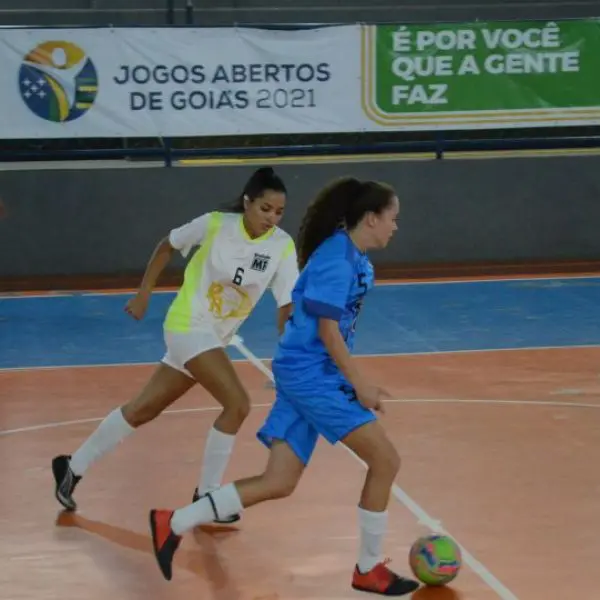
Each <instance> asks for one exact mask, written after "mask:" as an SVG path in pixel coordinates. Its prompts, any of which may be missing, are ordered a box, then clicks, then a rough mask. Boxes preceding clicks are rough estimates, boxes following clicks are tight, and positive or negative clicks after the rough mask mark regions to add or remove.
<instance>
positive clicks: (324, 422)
mask: <svg viewBox="0 0 600 600" xmlns="http://www.w3.org/2000/svg"><path fill="white" fill-rule="evenodd" d="M398 212H399V203H398V198H397V197H396V194H395V192H394V190H393V189H391V188H390V187H388V186H387V185H384V184H381V183H376V182H370V181H366V182H360V181H358V180H356V179H353V178H346V179H342V180H339V181H336V182H333V183H332V184H330V185H329V186H328V187H326V188H325V189H323V190H322V191H321V192H320V193H319V195H318V196H317V197H316V199H315V200H314V201H313V202H312V203H311V205H310V206H309V208H308V209H307V212H306V215H305V217H304V219H303V222H302V224H301V228H300V234H299V239H298V259H299V266H300V268H301V273H300V276H299V278H298V281H297V283H296V285H295V288H294V291H293V293H292V302H293V306H294V310H293V313H292V316H291V318H290V320H289V321H288V322H287V324H286V327H285V331H284V333H283V335H282V337H281V338H280V341H279V346H278V350H277V353H276V356H275V358H274V360H273V372H274V375H275V383H276V390H277V394H276V400H275V403H274V405H273V407H272V409H271V411H270V413H269V415H268V417H267V419H266V421H265V423H264V425H263V426H262V428H261V429H260V430H259V432H258V438H259V439H260V440H261V441H262V442H263V443H264V444H265V445H266V446H267V447H268V448H270V453H269V460H268V463H267V466H266V469H265V471H264V472H263V473H262V474H261V475H258V476H255V477H250V478H247V479H242V480H238V481H236V482H234V483H231V484H228V485H224V486H223V487H221V488H219V489H218V490H216V491H213V492H210V493H208V494H206V495H204V496H202V497H201V498H200V499H199V500H198V501H197V502H194V503H193V504H190V505H188V506H187V507H185V508H181V509H178V510H175V511H172V510H152V511H150V527H151V532H152V538H153V544H154V551H155V555H156V559H157V561H158V564H159V566H160V569H161V571H162V573H163V575H164V577H165V578H166V579H171V577H172V561H173V556H174V554H175V552H176V550H177V548H178V546H179V543H180V541H181V535H182V534H183V533H184V532H186V531H189V530H190V529H192V528H193V527H195V526H197V525H201V524H203V523H210V522H212V521H214V520H215V519H223V518H226V517H227V515H231V514H238V513H239V512H241V511H242V510H243V509H245V508H248V507H250V506H252V505H254V504H258V503H260V502H264V501H266V500H274V499H276V498H283V497H286V496H289V495H290V494H291V493H292V492H293V491H294V489H295V487H296V485H297V484H298V482H299V480H300V478H301V476H302V473H303V472H304V469H305V467H306V466H307V465H308V463H309V461H310V458H311V455H312V453H313V450H314V448H315V445H316V443H317V439H318V437H319V435H322V436H323V437H324V438H325V439H326V440H327V441H328V442H330V443H331V444H335V443H337V442H340V443H342V444H345V445H346V446H347V447H348V448H349V449H350V450H352V451H353V452H354V453H355V454H356V455H358V457H359V458H361V459H362V460H363V461H364V462H365V463H366V464H367V466H368V473H367V476H366V479H365V484H364V487H363V490H362V493H361V497H360V501H359V506H358V520H359V527H360V534H361V535H360V548H359V555H358V560H357V563H356V565H355V567H354V572H353V576H352V587H353V588H355V589H357V590H361V591H365V592H372V593H376V594H382V595H387V596H402V595H404V594H409V593H410V592H412V591H414V590H415V589H417V588H418V583H417V582H415V581H412V580H409V579H405V578H403V577H400V576H399V575H396V574H395V573H394V572H392V571H391V570H390V569H389V568H388V567H387V561H382V556H381V549H382V545H383V538H384V535H385V532H386V530H387V520H388V512H387V508H388V502H389V498H390V493H391V488H392V485H393V482H394V479H395V477H396V474H397V473H398V470H399V466H400V458H399V456H398V453H397V451H396V449H395V448H394V446H393V445H392V443H391V442H390V440H389V438H388V437H387V434H386V433H385V430H384V429H383V427H382V426H381V424H380V423H379V421H378V420H377V417H376V412H377V411H381V410H382V408H383V404H382V402H383V400H384V399H385V392H384V391H383V390H382V389H380V388H379V387H378V386H377V385H375V384H373V383H371V382H369V381H368V380H366V379H365V377H364V376H363V375H362V373H361V372H360V370H359V368H358V365H357V364H356V362H355V359H353V358H352V356H351V354H350V353H351V351H352V348H353V343H354V331H355V325H356V322H357V319H358V316H359V313H360V310H361V306H362V303H363V300H364V298H365V295H366V294H367V292H368V291H369V290H370V289H371V288H372V287H373V268H372V265H371V263H370V261H369V259H368V258H367V255H366V252H367V251H368V250H371V249H377V248H383V247H385V246H386V245H387V244H388V242H389V241H390V239H391V237H392V235H393V233H394V231H396V229H397V227H396V218H397V215H398Z"/></svg>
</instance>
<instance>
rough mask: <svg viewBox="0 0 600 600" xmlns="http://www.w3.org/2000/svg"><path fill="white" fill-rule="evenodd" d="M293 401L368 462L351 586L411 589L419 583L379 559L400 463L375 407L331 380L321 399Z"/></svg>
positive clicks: (393, 591)
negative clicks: (356, 558)
mask: <svg viewBox="0 0 600 600" xmlns="http://www.w3.org/2000/svg"><path fill="white" fill-rule="evenodd" d="M295 399H296V398H295ZM317 400H318V399H317ZM296 406H297V407H298V409H299V411H300V412H301V414H302V415H303V416H304V417H305V418H306V419H307V420H308V421H309V422H310V423H311V424H312V425H313V426H314V427H315V429H316V430H317V431H318V432H319V433H320V434H321V435H323V437H325V438H326V439H327V440H328V441H329V442H330V443H332V444H335V443H337V442H341V443H343V444H345V445H346V446H347V447H348V448H350V449H351V450H352V451H354V452H355V453H356V454H357V455H358V456H359V457H360V458H361V459H362V460H363V461H365V463H366V464H367V467H368V471H367V476H366V479H365V484H364V488H363V490H362V494H361V498H360V502H359V507H358V521H359V527H360V546H359V556H358V560H357V564H356V566H355V569H354V574H353V579H352V587H354V588H355V589H357V590H360V591H366V592H373V593H379V594H383V595H388V596H402V595H404V594H409V593H410V592H412V591H414V590H415V589H417V588H418V587H419V585H418V583H417V582H415V581H412V580H408V579H405V578H403V577H400V576H398V575H396V574H395V573H393V572H392V571H390V570H389V569H388V568H387V566H386V564H385V562H383V561H382V558H383V557H382V554H381V551H382V547H383V540H384V537H385V533H386V531H387V521H388V512H387V507H388V502H389V498H390V492H391V488H392V485H393V483H394V479H395V477H396V475H397V473H398V470H399V468H400V458H399V456H398V453H397V451H396V449H395V448H394V446H393V444H392V443H391V442H390V440H389V439H388V437H387V435H386V433H385V431H384V429H383V427H382V426H381V424H380V423H379V422H378V421H377V419H376V417H375V415H374V413H373V412H371V411H370V410H367V409H366V408H364V407H363V406H362V405H361V404H360V403H359V402H358V401H357V400H356V398H355V396H354V394H353V392H352V391H350V390H347V389H345V388H340V387H337V388H333V386H331V388H330V389H329V391H328V392H327V395H326V396H324V397H323V400H322V401H320V402H318V401H317V402H315V400H314V399H313V400H312V401H310V402H308V401H303V399H302V398H298V399H297V402H296Z"/></svg>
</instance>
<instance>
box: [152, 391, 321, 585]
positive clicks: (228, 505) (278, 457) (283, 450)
mask: <svg viewBox="0 0 600 600" xmlns="http://www.w3.org/2000/svg"><path fill="white" fill-rule="evenodd" d="M258 437H259V439H260V440H261V441H262V442H263V443H264V444H265V445H266V446H268V447H269V448H270V452H269V460H268V462H267V466H266V468H265V470H264V472H263V473H262V474H260V475H257V476H254V477H249V478H246V479H241V480H238V481H236V482H235V483H232V484H228V485H225V486H223V487H222V488H219V489H218V490H215V491H214V492H210V493H208V494H206V495H205V496H203V497H202V498H200V499H199V500H197V501H196V502H194V503H193V504H191V505H189V506H186V507H185V508H181V509H178V510H176V511H171V510H152V511H150V528H151V532H152V539H153V544H154V552H155V555H156V559H157V561H158V564H159V566H160V569H161V571H162V573H163V575H164V576H165V578H166V579H171V576H172V567H171V565H172V561H173V556H174V554H175V551H176V550H177V548H178V546H179V543H180V541H181V535H182V534H183V533H184V532H186V531H189V530H190V529H192V528H193V527H196V526H197V525H202V524H204V523H209V522H211V521H214V520H215V519H226V518H227V516H228V515H231V514H238V513H239V512H241V511H242V510H243V509H245V508H248V507H250V506H253V505H254V504H258V503H260V502H264V501H267V500H275V499H277V498H284V497H286V496H289V495H290V494H291V493H292V492H293V491H294V489H295V488H296V485H297V484H298V481H299V480H300V478H301V476H302V473H303V472H304V469H305V466H306V464H307V463H308V461H309V460H310V457H311V455H312V452H313V450H314V448H315V445H316V442H317V433H316V431H315V430H314V429H313V428H312V427H311V426H310V425H309V424H308V423H306V421H304V420H303V419H302V417H300V416H299V415H298V413H297V412H296V411H295V409H294V408H293V407H292V406H290V405H289V404H288V403H287V402H286V401H285V399H283V398H281V397H280V396H279V397H278V398H277V400H276V401H275V404H274V405H273V407H272V409H271V412H270V413H269V416H268V417H267V420H266V422H265V424H264V425H263V427H262V428H261V430H260V431H259V433H258Z"/></svg>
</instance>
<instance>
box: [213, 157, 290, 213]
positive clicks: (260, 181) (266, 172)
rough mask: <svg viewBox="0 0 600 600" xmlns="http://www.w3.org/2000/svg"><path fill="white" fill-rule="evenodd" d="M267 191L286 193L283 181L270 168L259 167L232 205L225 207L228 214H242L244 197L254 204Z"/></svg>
mask: <svg viewBox="0 0 600 600" xmlns="http://www.w3.org/2000/svg"><path fill="white" fill-rule="evenodd" d="M267 190H272V191H274V192H282V193H283V194H286V193H287V189H286V187H285V184H284V183H283V180H282V179H281V178H280V177H279V176H278V175H276V174H275V171H274V170H273V169H272V168H271V167H261V168H260V169H257V170H256V171H254V173H253V174H252V176H251V177H250V179H248V181H247V182H246V185H245V186H244V189H243V190H242V193H241V194H240V195H239V196H238V197H237V198H236V199H235V201H234V202H233V203H231V204H230V205H228V206H226V207H225V210H226V211H228V212H236V213H243V212H244V211H245V207H244V197H245V196H246V197H247V198H248V199H249V200H250V202H254V201H255V200H256V199H257V198H260V197H261V196H262V195H263V194H264V193H265V192H266V191H267Z"/></svg>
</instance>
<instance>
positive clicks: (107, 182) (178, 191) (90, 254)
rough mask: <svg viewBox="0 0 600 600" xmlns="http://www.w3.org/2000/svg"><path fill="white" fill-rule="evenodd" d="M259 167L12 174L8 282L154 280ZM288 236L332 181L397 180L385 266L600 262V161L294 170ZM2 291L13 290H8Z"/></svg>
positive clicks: (5, 186) (289, 171)
mask: <svg viewBox="0 0 600 600" xmlns="http://www.w3.org/2000/svg"><path fill="white" fill-rule="evenodd" d="M254 168H255V167H250V166H239V167H230V166H223V167H189V168H171V169H168V168H163V167H155V168H122V169H82V168H79V169H73V170H37V171H23V170H15V171H0V196H1V197H3V198H4V201H5V204H7V206H8V209H9V211H10V216H9V218H8V219H6V220H4V221H0V282H1V280H2V279H3V278H17V277H18V278H21V277H34V276H39V275H79V274H99V273H121V274H122V273H128V272H138V271H142V270H143V269H144V267H145V264H146V261H147V260H148V257H149V255H150V253H151V251H152V249H153V247H154V245H155V243H156V242H157V241H158V240H159V239H160V238H161V237H162V236H163V235H165V234H166V233H167V232H168V231H169V229H170V228H171V227H173V226H177V225H179V224H181V223H182V222H184V221H187V220H189V219H191V218H193V217H195V216H197V215H199V214H201V213H203V212H205V211H207V210H210V209H213V208H215V207H216V206H217V205H219V204H220V203H222V202H223V201H225V200H228V199H230V198H233V197H234V196H235V195H236V194H237V193H238V192H239V190H240V188H241V187H242V185H243V184H244V181H245V179H246V178H247V177H248V176H249V175H250V173H251V172H252V170H253V169H254ZM276 168H277V171H278V172H279V173H280V175H281V176H282V177H283V178H284V179H285V181H286V182H287V185H288V187H289V190H290V194H289V205H288V210H287V214H286V217H285V220H284V224H283V225H284V227H285V228H286V229H287V230H288V231H289V232H290V233H292V234H293V235H295V234H296V232H297V228H298V224H299V220H300V218H301V215H302V214H303V212H304V209H305V207H306V205H307V202H308V201H309V200H310V199H311V198H312V197H313V195H314V194H315V192H316V191H317V190H318V189H319V188H320V187H321V186H322V185H323V184H325V183H326V182H327V181H329V180H330V179H332V178H335V177H339V176H343V175H347V174H352V175H354V176H357V177H360V178H373V179H379V180H384V181H388V182H390V183H392V184H393V185H394V186H395V187H396V189H397V191H398V194H399V196H400V198H401V201H402V215H401V219H400V221H399V228H400V230H399V232H398V234H397V236H396V238H395V239H394V241H393V242H392V244H391V245H390V246H389V247H388V248H387V249H386V250H385V251H382V252H378V253H375V254H373V257H372V258H373V261H374V262H375V263H376V264H378V265H388V264H391V263H414V264H427V263H437V262H441V263H453V262H464V261H467V262H470V261H472V262H481V261H519V260H549V261H558V260H562V259H572V260H576V259H586V260H594V259H600V235H599V231H600V193H599V192H600V189H599V188H600V156H587V157H575V156H571V157H548V158H521V159H518V158H515V159H493V160H492V159H490V160H457V159H454V160H449V159H446V160H443V161H435V160H428V161H397V162H363V163H345V164H315V165H309V164H304V165H302V164H295V165H292V164H286V165H281V166H278V167H276ZM0 287H1V283H0Z"/></svg>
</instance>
